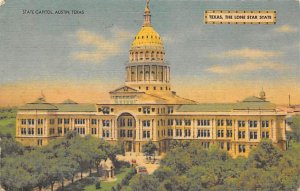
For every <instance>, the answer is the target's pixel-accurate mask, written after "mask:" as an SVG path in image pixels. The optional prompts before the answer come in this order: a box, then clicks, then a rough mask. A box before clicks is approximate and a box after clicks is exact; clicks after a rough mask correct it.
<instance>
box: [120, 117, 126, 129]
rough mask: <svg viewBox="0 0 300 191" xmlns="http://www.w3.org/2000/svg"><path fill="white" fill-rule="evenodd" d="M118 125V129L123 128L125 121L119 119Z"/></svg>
mask: <svg viewBox="0 0 300 191" xmlns="http://www.w3.org/2000/svg"><path fill="white" fill-rule="evenodd" d="M119 123H120V124H119V125H120V127H125V119H123V118H122V119H120V120H119Z"/></svg>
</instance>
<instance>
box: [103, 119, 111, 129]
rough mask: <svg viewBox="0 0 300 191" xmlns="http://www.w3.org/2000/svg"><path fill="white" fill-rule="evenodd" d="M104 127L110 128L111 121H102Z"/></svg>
mask: <svg viewBox="0 0 300 191" xmlns="http://www.w3.org/2000/svg"><path fill="white" fill-rule="evenodd" d="M102 125H103V127H109V126H110V121H109V120H102Z"/></svg>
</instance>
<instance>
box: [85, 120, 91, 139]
mask: <svg viewBox="0 0 300 191" xmlns="http://www.w3.org/2000/svg"><path fill="white" fill-rule="evenodd" d="M85 126H86V132H85V133H86V135H89V134H90V127H91V126H90V119H86V125H85Z"/></svg>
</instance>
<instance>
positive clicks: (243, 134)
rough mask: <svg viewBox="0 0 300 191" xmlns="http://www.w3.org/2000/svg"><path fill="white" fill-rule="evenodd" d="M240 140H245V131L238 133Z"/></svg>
mask: <svg viewBox="0 0 300 191" xmlns="http://www.w3.org/2000/svg"><path fill="white" fill-rule="evenodd" d="M238 138H239V139H244V138H245V131H239V132H238Z"/></svg>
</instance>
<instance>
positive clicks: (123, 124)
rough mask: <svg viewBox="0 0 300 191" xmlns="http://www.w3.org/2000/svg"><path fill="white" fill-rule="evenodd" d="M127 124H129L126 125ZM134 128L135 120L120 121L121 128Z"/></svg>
mask: <svg viewBox="0 0 300 191" xmlns="http://www.w3.org/2000/svg"><path fill="white" fill-rule="evenodd" d="M126 122H127V123H126ZM132 126H133V119H132V118H131V119H127V120H126V119H124V118H122V119H119V127H132Z"/></svg>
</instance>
